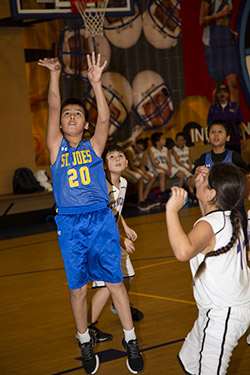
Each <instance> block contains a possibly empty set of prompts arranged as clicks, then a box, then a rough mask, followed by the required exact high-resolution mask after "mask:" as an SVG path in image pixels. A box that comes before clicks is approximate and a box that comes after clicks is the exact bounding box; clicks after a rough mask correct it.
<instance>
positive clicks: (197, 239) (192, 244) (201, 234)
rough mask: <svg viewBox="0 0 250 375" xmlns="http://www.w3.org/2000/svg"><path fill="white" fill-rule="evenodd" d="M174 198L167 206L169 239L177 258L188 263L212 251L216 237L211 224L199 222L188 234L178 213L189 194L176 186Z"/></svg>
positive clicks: (173, 193)
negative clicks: (198, 255) (201, 254)
mask: <svg viewBox="0 0 250 375" xmlns="http://www.w3.org/2000/svg"><path fill="white" fill-rule="evenodd" d="M171 190H172V196H171V198H170V199H169V200H168V202H167V204H166V221H167V229H168V238H169V242H170V245H171V247H172V250H173V252H174V254H175V256H176V258H177V259H178V260H180V261H187V260H190V259H191V258H193V257H194V256H196V255H197V254H199V253H201V252H203V253H204V254H205V253H206V252H208V251H211V250H212V249H213V248H214V245H215V236H214V232H213V229H212V227H211V225H210V224H208V223H207V222H205V221H201V222H199V223H198V224H197V225H196V226H195V227H194V228H193V229H192V230H191V231H190V232H189V233H188V234H186V233H185V232H184V230H183V228H182V225H181V222H180V219H179V215H178V211H179V210H180V209H181V208H182V206H183V205H184V204H185V202H186V198H187V192H186V191H185V190H184V189H181V188H178V187H176V186H174V187H172V188H171Z"/></svg>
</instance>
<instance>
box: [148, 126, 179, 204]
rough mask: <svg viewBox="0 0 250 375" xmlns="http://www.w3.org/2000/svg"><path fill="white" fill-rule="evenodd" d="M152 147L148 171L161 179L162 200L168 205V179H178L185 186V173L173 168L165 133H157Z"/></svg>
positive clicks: (153, 138)
mask: <svg viewBox="0 0 250 375" xmlns="http://www.w3.org/2000/svg"><path fill="white" fill-rule="evenodd" d="M151 142H152V147H150V149H149V151H148V164H147V166H148V170H149V172H150V173H152V174H154V176H155V177H157V178H158V179H159V187H160V200H161V202H162V203H166V201H167V199H168V195H169V191H166V177H167V178H170V179H171V178H177V179H178V182H179V184H180V186H181V187H182V186H183V185H184V181H185V175H184V173H183V171H181V170H179V169H177V168H176V167H174V166H172V163H171V159H170V153H169V150H168V149H167V147H166V146H165V144H166V140H165V138H164V137H163V133H161V132H155V133H153V134H152V136H151Z"/></svg>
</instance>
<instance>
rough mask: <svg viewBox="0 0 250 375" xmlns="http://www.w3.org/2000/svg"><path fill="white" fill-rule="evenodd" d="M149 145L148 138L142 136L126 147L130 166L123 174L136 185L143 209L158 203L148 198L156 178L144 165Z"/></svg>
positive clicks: (139, 201) (140, 205)
mask: <svg viewBox="0 0 250 375" xmlns="http://www.w3.org/2000/svg"><path fill="white" fill-rule="evenodd" d="M147 147H148V139H147V138H146V139H144V138H140V139H137V140H136V141H135V142H134V143H133V144H132V145H130V146H129V147H127V148H126V150H125V152H126V157H127V159H128V166H127V168H126V169H125V170H124V171H123V174H122V175H123V176H124V177H125V178H126V180H128V182H130V183H131V184H134V185H136V188H137V194H138V204H137V207H138V208H139V210H141V211H148V210H149V209H150V207H153V206H155V205H157V204H154V203H155V202H149V201H148V199H147V198H148V195H149V193H150V190H151V189H152V186H153V184H154V181H155V179H156V178H155V176H154V174H153V173H150V172H148V171H147V170H146V168H145V166H144V152H146V149H147ZM144 185H145V186H144Z"/></svg>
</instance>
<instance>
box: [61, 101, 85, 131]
mask: <svg viewBox="0 0 250 375" xmlns="http://www.w3.org/2000/svg"><path fill="white" fill-rule="evenodd" d="M60 128H61V129H62V131H63V133H64V134H65V135H70V136H76V135H78V134H80V133H83V131H84V129H87V128H88V123H86V119H85V114H84V110H83V108H82V107H81V106H79V105H78V104H68V105H66V106H65V107H64V108H63V110H62V114H61V125H60Z"/></svg>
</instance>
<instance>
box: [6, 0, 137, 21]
mask: <svg viewBox="0 0 250 375" xmlns="http://www.w3.org/2000/svg"><path fill="white" fill-rule="evenodd" d="M9 2H10V10H11V17H12V18H14V19H27V20H28V19H33V20H34V19H55V18H77V17H80V15H79V14H73V13H72V12H71V6H70V0H33V1H25V0H9ZM133 12H134V0H109V4H108V8H107V11H106V13H105V14H106V16H109V17H123V16H126V15H130V14H133Z"/></svg>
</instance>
